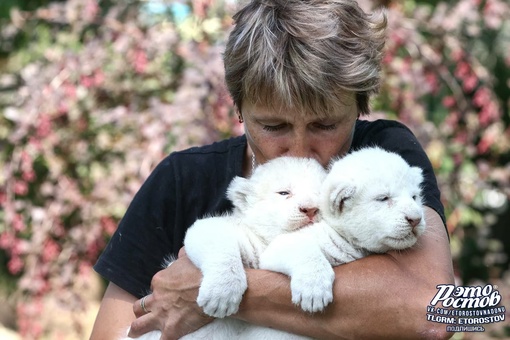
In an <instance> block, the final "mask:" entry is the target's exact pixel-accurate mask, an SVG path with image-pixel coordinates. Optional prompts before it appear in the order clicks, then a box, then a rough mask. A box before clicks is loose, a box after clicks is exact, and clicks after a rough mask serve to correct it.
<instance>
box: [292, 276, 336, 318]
mask: <svg viewBox="0 0 510 340" xmlns="http://www.w3.org/2000/svg"><path fill="white" fill-rule="evenodd" d="M334 281H335V273H334V272H333V268H331V267H328V268H324V269H323V270H320V271H317V270H314V271H309V272H301V273H299V274H296V275H293V276H292V278H291V281H290V288H291V291H292V302H293V303H295V304H296V305H300V306H301V309H303V310H304V311H305V312H311V313H315V312H320V311H322V310H324V308H325V307H326V306H327V305H328V304H329V303H331V301H333V282H334Z"/></svg>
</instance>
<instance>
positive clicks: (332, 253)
mask: <svg viewBox="0 0 510 340" xmlns="http://www.w3.org/2000/svg"><path fill="white" fill-rule="evenodd" d="M422 180H423V176H422V170H421V169H420V168H417V167H411V166H409V165H408V164H407V163H406V162H405V161H404V159H403V158H402V157H400V156H399V155H397V154H395V153H391V152H387V151H384V150H382V149H380V148H376V147H373V148H365V149H361V150H359V151H356V152H353V153H351V154H348V155H347V156H345V157H343V158H341V159H339V160H337V161H335V162H333V163H332V165H331V167H330V171H329V173H328V175H327V177H326V180H325V181H324V183H323V185H322V188H321V204H320V206H319V208H320V211H321V216H322V220H321V221H320V222H318V223H315V224H314V225H313V226H311V227H309V228H304V229H302V230H299V231H297V232H294V233H291V234H286V235H280V236H278V237H277V238H276V239H275V240H274V241H273V242H272V243H271V244H270V245H269V247H268V248H267V249H266V251H265V252H264V253H263V254H262V255H261V259H260V267H261V268H264V269H269V270H273V271H278V272H281V273H284V274H287V275H289V276H290V277H291V289H292V300H293V302H294V303H300V302H301V301H302V299H303V298H306V297H307V295H309V294H314V295H320V293H319V292H316V291H315V290H317V289H319V290H320V289H321V288H322V287H329V283H330V282H326V283H325V284H323V285H322V286H320V285H315V286H314V285H312V284H311V283H313V282H310V280H309V279H308V278H307V277H306V275H300V273H301V272H303V271H306V270H309V268H314V270H315V274H314V275H315V276H319V277H322V278H324V280H329V279H330V277H331V275H330V273H332V270H333V269H332V267H331V266H336V265H340V264H344V263H348V262H351V261H354V260H357V259H360V258H362V257H364V256H367V255H369V254H371V253H385V252H387V251H389V250H402V249H406V248H409V247H411V246H413V245H414V244H415V243H416V241H417V240H418V237H419V236H420V235H422V234H423V232H424V230H425V219H424V216H423V206H422V201H421V187H420V185H421V182H422ZM294 278H296V279H294ZM315 280H316V279H314V280H313V281H315ZM331 284H332V281H331ZM322 293H323V294H324V296H327V299H329V293H330V292H322ZM314 302H315V300H314ZM323 307H324V304H323V303H320V301H319V304H318V306H312V307H311V309H312V310H314V311H319V310H322V309H323Z"/></svg>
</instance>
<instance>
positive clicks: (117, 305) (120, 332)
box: [90, 283, 136, 340]
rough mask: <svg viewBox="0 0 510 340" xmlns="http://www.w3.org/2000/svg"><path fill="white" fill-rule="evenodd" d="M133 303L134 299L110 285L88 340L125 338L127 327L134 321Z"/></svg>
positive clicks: (120, 289)
mask: <svg viewBox="0 0 510 340" xmlns="http://www.w3.org/2000/svg"><path fill="white" fill-rule="evenodd" d="M135 301H136V297H134V296H133V295H131V294H129V293H128V292H126V291H125V290H123V289H122V288H120V287H118V286H116V285H115V284H113V283H110V284H109V285H108V287H107V288H106V292H105V294H104V297H103V300H102V301H101V307H100V308H99V312H98V314H97V317H96V321H95V323H94V328H93V330H92V334H91V336H90V339H91V340H105V339H120V338H121V337H123V336H126V331H127V329H128V327H129V325H130V324H131V322H133V321H134V320H135V314H134V313H133V303H134V302H135Z"/></svg>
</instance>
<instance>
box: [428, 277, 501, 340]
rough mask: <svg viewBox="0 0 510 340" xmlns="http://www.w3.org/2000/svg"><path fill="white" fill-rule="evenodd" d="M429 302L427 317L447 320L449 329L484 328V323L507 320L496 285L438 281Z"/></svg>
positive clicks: (476, 330)
mask: <svg viewBox="0 0 510 340" xmlns="http://www.w3.org/2000/svg"><path fill="white" fill-rule="evenodd" d="M436 288H437V293H436V295H435V296H434V298H433V299H432V300H431V301H430V305H429V306H427V320H428V321H431V322H438V323H444V324H446V325H447V326H446V330H447V331H448V332H483V331H485V328H484V327H483V325H484V324H489V323H495V322H502V321H505V315H506V314H505V313H506V309H505V307H504V306H499V303H500V302H501V295H500V294H499V291H498V290H497V288H498V287H497V286H493V285H490V284H488V285H485V286H483V287H482V286H455V285H449V284H444V285H438V286H436Z"/></svg>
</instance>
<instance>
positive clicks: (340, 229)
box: [142, 148, 425, 340]
mask: <svg viewBox="0 0 510 340" xmlns="http://www.w3.org/2000/svg"><path fill="white" fill-rule="evenodd" d="M272 162H274V163H272ZM272 162H269V163H267V166H268V168H269V166H270V164H274V165H276V164H277V163H276V162H275V161H272ZM282 162H284V160H282ZM260 168H262V166H261V167H260ZM275 168H277V167H276V166H275ZM270 170H272V171H273V168H271V169H270ZM276 170H277V169H275V170H274V171H275V175H273V174H272V172H270V171H267V172H265V173H262V172H261V174H260V175H261V176H260V178H259V177H256V175H257V172H255V173H254V175H253V177H252V179H250V180H245V179H236V180H235V181H234V182H233V183H232V187H231V189H232V190H231V189H229V198H230V199H232V201H233V202H234V205H235V206H236V208H235V211H234V213H233V214H232V215H230V216H225V217H212V218H209V219H204V220H200V221H197V223H196V224H195V225H193V226H192V228H190V230H189V232H188V234H187V235H186V240H185V245H186V251H187V253H188V255H189V256H190V258H191V259H192V261H193V262H194V263H195V264H196V265H197V266H198V267H199V268H200V269H201V270H202V273H203V275H204V279H203V282H202V285H201V287H200V291H199V296H198V299H197V302H198V303H199V305H200V306H202V307H203V308H204V312H205V313H207V314H209V315H212V316H217V317H224V316H228V315H230V314H232V313H235V312H236V311H237V308H238V306H239V303H240V301H241V298H242V295H243V293H244V291H245V290H246V276H245V274H244V269H243V264H244V265H245V266H250V267H253V268H262V269H268V270H273V271H278V272H281V273H284V274H287V275H288V276H289V277H290V278H291V291H292V301H293V302H294V303H296V304H298V305H300V306H301V308H302V309H303V310H305V311H309V312H317V311H322V310H323V309H324V308H325V306H327V305H328V304H329V303H330V302H331V301H332V299H333V295H332V286H333V281H334V278H335V277H334V272H333V269H332V266H336V265H340V264H344V263H348V262H351V261H354V260H356V259H360V258H362V257H364V256H367V255H369V254H371V253H384V252H387V251H389V250H400V249H405V248H409V247H411V246H413V245H414V244H415V243H416V241H417V239H418V237H419V236H420V235H421V234H422V233H423V232H424V229H425V220H424V216H423V208H422V202H421V196H420V193H421V190H420V184H421V182H422V172H421V169H419V168H416V167H410V166H409V165H408V164H407V163H406V162H405V161H404V160H403V159H402V158H401V157H400V156H398V155H397V154H394V153H390V152H387V151H384V150H382V149H379V148H366V149H362V150H359V151H356V152H353V153H351V154H349V155H347V156H345V157H344V158H341V159H339V160H337V161H335V162H333V163H332V165H331V167H330V171H329V174H328V175H327V177H326V178H325V180H324V181H323V176H322V177H321V176H320V175H317V178H319V179H318V180H317V181H313V180H312V181H311V182H310V181H309V179H308V177H307V176H306V175H305V174H304V172H303V171H302V170H300V173H301V175H297V176H294V175H292V173H293V172H292V171H290V169H287V170H285V171H284V172H283V175H282V172H281V171H280V172H277V171H276ZM319 172H320V171H319ZM276 173H278V174H279V175H276ZM262 175H263V176H262ZM314 176H316V174H315V175H314ZM275 179H277V181H276V182H279V181H285V183H287V184H288V185H295V184H296V183H299V184H303V182H309V183H308V185H309V184H311V185H312V186H316V187H315V190H317V188H318V187H319V186H320V198H319V201H320V203H319V208H320V216H321V220H320V221H318V222H316V223H314V224H313V225H309V226H307V227H306V228H301V227H302V226H304V225H306V224H308V222H309V220H307V219H306V218H304V217H302V220H300V221H302V222H300V223H298V224H292V223H290V221H292V220H293V219H292V218H290V217H289V215H288V212H289V211H294V212H295V211H296V210H300V209H299V207H301V205H300V204H302V203H300V204H297V205H296V204H295V205H292V207H293V208H292V209H293V210H292V209H290V210H285V209H289V208H288V206H286V205H285V204H282V202H284V201H285V200H279V201H278V203H273V201H272V200H270V199H268V197H267V195H269V193H271V192H274V190H273V189H272V188H273V187H272V185H274V183H273V182H275ZM236 181H240V182H242V183H243V184H246V185H248V187H250V188H251V189H242V190H239V191H236V190H233V188H234V187H235V182H236ZM295 181H296V182H295ZM266 182H267V183H266ZM321 182H323V183H322V185H321V184H320V183H321ZM255 183H256V184H257V185H256V186H253V184H255ZM278 190H280V189H278ZM306 190H310V188H308V187H307V189H306ZM306 190H304V191H303V192H304V193H305V194H307V193H306ZM291 191H292V190H291ZM292 192H293V191H292ZM312 192H314V196H311V197H314V198H312V199H311V200H308V201H306V200H304V202H306V203H307V204H305V205H304V206H306V207H307V208H310V207H316V206H317V205H316V204H314V203H315V197H316V196H315V195H316V191H314V190H312ZM293 193H294V192H293ZM308 195H309V194H308ZM284 197H285V196H284ZM277 198H278V199H281V198H282V197H279V195H277ZM301 202H303V201H301ZM275 205H278V207H279V209H281V210H279V209H276V211H275ZM284 211H285V212H286V213H285V216H286V217H284V218H283V219H280V218H278V219H275V218H276V217H275V216H273V214H274V213H275V212H277V214H276V215H279V214H281V213H282V212H284ZM305 215H306V214H305ZM239 216H242V217H239ZM273 217H274V218H273ZM259 255H260V257H259ZM152 333H157V334H158V336H157V337H154V338H148V337H142V338H143V339H159V334H160V333H159V332H152ZM152 333H150V334H152ZM183 339H225V340H226V339H243V340H245V339H246V340H249V339H252V340H259V339H281V340H283V339H289V340H290V339H307V338H305V337H301V336H298V335H294V334H289V333H285V332H282V331H278V330H274V329H268V328H264V327H259V326H255V325H250V324H247V323H244V322H241V321H238V320H235V319H232V318H223V319H217V320H216V321H214V322H213V323H211V324H210V325H208V326H205V327H203V328H201V329H200V330H198V331H197V332H195V333H192V334H189V335H187V336H185V337H184V338H183Z"/></svg>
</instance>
